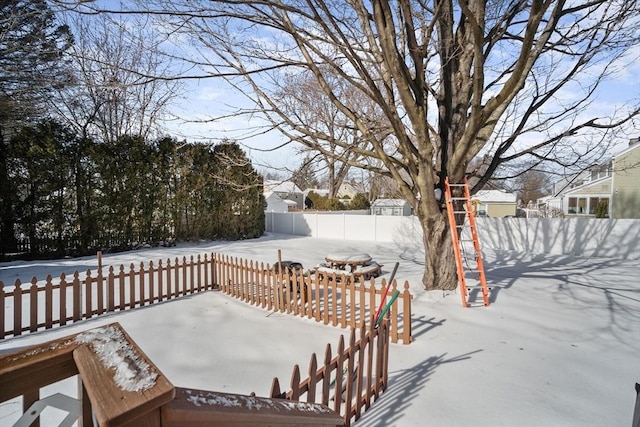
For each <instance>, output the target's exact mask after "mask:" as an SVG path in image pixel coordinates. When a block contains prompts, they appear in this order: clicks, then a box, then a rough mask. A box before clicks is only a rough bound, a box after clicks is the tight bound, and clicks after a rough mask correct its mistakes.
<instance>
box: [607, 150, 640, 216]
mask: <svg viewBox="0 0 640 427" xmlns="http://www.w3.org/2000/svg"><path fill="white" fill-rule="evenodd" d="M610 212H611V216H612V217H613V218H635V219H638V218H640V138H633V139H632V140H631V141H629V146H628V147H627V149H626V150H624V151H622V152H621V153H618V154H617V155H616V156H615V157H614V158H613V176H612V177H611V207H610Z"/></svg>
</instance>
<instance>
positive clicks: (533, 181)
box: [511, 169, 552, 207]
mask: <svg viewBox="0 0 640 427" xmlns="http://www.w3.org/2000/svg"><path fill="white" fill-rule="evenodd" d="M551 187H552V184H551V182H550V176H549V175H548V174H546V173H545V172H543V171H541V170H537V169H529V170H527V171H526V172H524V173H522V174H521V175H519V176H518V177H517V178H516V179H515V182H514V185H513V186H512V188H511V191H515V192H516V194H517V197H518V201H519V202H520V203H521V204H522V205H523V206H525V207H526V206H527V205H528V204H529V203H530V202H534V203H535V201H536V200H538V199H540V198H541V197H544V196H548V195H550V194H551V190H550V188H551Z"/></svg>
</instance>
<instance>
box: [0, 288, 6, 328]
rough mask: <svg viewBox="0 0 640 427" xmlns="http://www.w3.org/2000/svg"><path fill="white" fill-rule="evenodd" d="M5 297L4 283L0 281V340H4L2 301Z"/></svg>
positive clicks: (3, 309)
mask: <svg viewBox="0 0 640 427" xmlns="http://www.w3.org/2000/svg"><path fill="white" fill-rule="evenodd" d="M5 297H6V295H5V293H4V283H2V280H0V339H3V338H4V327H5V324H4V316H5V308H4V299H5Z"/></svg>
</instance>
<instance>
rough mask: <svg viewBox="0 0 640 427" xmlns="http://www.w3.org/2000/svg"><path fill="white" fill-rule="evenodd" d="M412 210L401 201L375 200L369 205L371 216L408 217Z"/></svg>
mask: <svg viewBox="0 0 640 427" xmlns="http://www.w3.org/2000/svg"><path fill="white" fill-rule="evenodd" d="M411 214H412V209H411V206H410V205H409V203H407V201H406V200H403V199H376V200H375V201H374V202H373V203H372V204H371V215H392V216H409V215H411Z"/></svg>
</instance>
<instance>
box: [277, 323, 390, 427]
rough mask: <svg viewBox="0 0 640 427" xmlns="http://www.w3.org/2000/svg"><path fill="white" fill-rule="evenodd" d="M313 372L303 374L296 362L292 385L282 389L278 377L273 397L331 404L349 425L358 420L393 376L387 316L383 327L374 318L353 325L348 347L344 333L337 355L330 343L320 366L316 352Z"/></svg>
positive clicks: (310, 364) (310, 362) (311, 363)
mask: <svg viewBox="0 0 640 427" xmlns="http://www.w3.org/2000/svg"><path fill="white" fill-rule="evenodd" d="M308 372H309V376H308V377H307V378H305V379H304V380H301V378H300V368H299V366H298V365H295V366H294V368H293V373H292V374H291V381H290V384H291V389H290V390H289V391H286V392H283V393H281V392H280V381H279V380H278V378H274V379H273V382H272V385H271V397H272V398H285V399H289V400H294V401H304V402H307V403H315V404H322V405H326V406H329V407H330V408H331V409H333V410H334V411H335V412H337V413H338V414H340V415H341V416H342V418H343V419H344V422H345V426H349V425H350V424H351V420H352V419H353V420H354V421H357V420H358V419H359V418H360V417H361V415H362V413H363V412H364V411H366V410H367V409H368V408H369V407H370V406H371V404H372V402H373V401H374V400H377V399H378V397H379V396H380V394H381V393H382V392H384V391H385V389H386V388H387V382H388V377H389V323H388V321H387V320H384V321H382V322H381V323H380V325H379V327H375V324H374V322H370V323H369V324H368V326H366V327H365V326H362V327H361V328H360V329H359V339H358V340H356V329H355V328H353V329H351V336H350V339H349V347H348V348H346V349H345V347H344V336H340V341H339V342H338V348H337V349H336V355H335V356H333V355H332V352H331V345H329V344H327V347H326V350H325V354H324V362H323V364H322V366H320V367H319V368H318V360H317V358H316V355H315V353H314V354H312V355H311V360H310V361H309V371H308Z"/></svg>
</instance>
